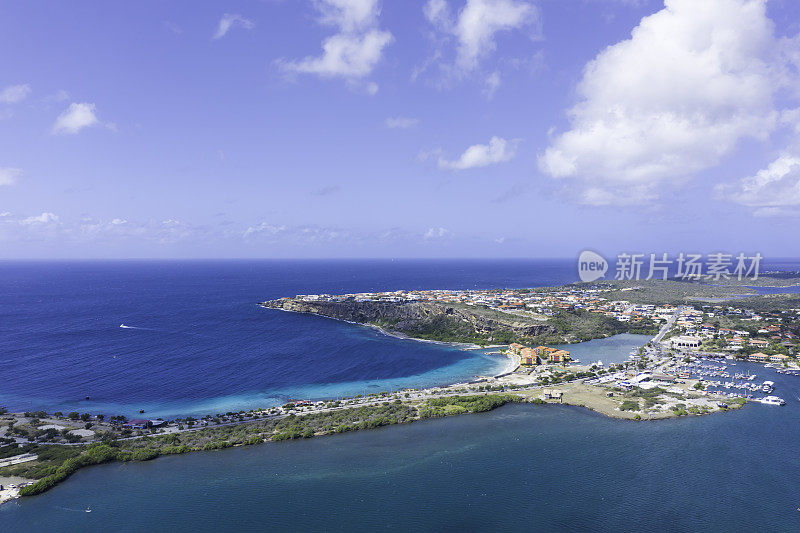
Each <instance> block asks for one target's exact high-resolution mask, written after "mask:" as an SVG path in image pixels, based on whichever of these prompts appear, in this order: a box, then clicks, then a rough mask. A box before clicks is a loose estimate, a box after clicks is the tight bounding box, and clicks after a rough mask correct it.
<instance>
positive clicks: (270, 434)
mask: <svg viewBox="0 0 800 533" xmlns="http://www.w3.org/2000/svg"><path fill="white" fill-rule="evenodd" d="M494 381H495V382H496V383H498V384H499V385H498V386H497V387H494V386H491V385H489V386H486V385H478V384H477V383H473V384H459V385H450V386H447V387H435V388H431V389H422V390H419V391H413V390H412V391H408V392H402V393H401V392H399V391H398V392H395V393H391V394H390V393H383V394H379V395H372V396H371V397H368V398H352V399H343V400H342V401H339V400H336V401H328V402H319V403H318V404H316V405H311V406H309V407H308V408H306V407H304V406H295V405H293V404H287V405H285V406H284V407H283V411H281V412H280V414H277V415H271V414H267V413H266V412H264V411H262V412H251V413H252V414H251V418H250V419H249V420H247V419H246V418H247V417H246V416H245V419H241V418H240V419H239V421H238V422H231V423H225V424H218V425H217V426H207V427H198V428H192V427H191V425H190V427H189V429H185V428H183V426H180V427H179V428H175V430H174V431H168V432H165V433H159V434H152V435H147V434H140V435H137V436H131V437H127V438H121V439H119V438H118V439H116V440H112V441H110V444H109V441H95V442H90V443H85V444H81V445H78V447H76V448H73V449H74V450H76V453H78V456H72V457H73V458H71V459H68V460H66V461H65V462H64V463H63V464H61V465H60V466H58V465H54V466H53V467H52V468H51V469H48V471H52V472H54V473H52V474H49V475H48V476H45V477H43V478H40V479H38V480H36V481H34V482H33V484H32V485H29V486H27V487H24V488H22V489H21V490H20V489H16V490H9V491H8V492H6V493H5V494H4V496H5V501H9V500H11V499H14V498H18V497H25V496H32V495H35V494H39V493H42V492H46V491H47V490H49V489H50V488H52V487H53V486H55V485H57V484H59V483H60V482H62V481H64V480H66V479H68V478H69V477H70V475H71V474H72V473H74V472H75V471H77V470H79V469H81V468H83V467H85V466H91V465H95V464H101V463H107V462H114V461H123V462H124V461H147V460H151V459H155V458H156V457H159V456H162V455H172V454H183V453H189V452H194V451H211V450H216V449H223V448H229V447H234V446H247V445H252V444H262V443H267V442H275V441H280V440H292V439H300V438H312V437H317V436H323V435H332V434H336V433H342V432H347V431H356V430H362V429H376V428H379V427H382V426H386V425H395V424H407V423H412V422H414V421H417V420H422V419H427V418H442V417H447V416H454V415H460V414H467V413H480V412H486V411H491V410H493V409H496V408H498V407H501V406H503V405H505V404H507V403H528V404H540V405H542V404H562V405H571V406H575V407H583V408H585V409H587V410H589V411H594V412H596V413H598V414H601V415H604V416H606V417H609V418H616V419H622V420H628V421H646V420H664V419H669V418H678V417H682V416H703V415H706V414H712V413H719V412H726V411H729V410H736V409H738V408H740V407H741V406H742V404H739V405H733V406H732V407H731V408H727V407H726V408H724V409H723V408H714V407H709V406H713V405H714V402H716V400H717V398H716V396H714V395H708V396H707V397H702V398H700V397H699V396H698V397H695V399H692V398H691V397H689V398H688V399H683V401H687V402H692V401H698V402H702V403H704V404H705V406H706V407H701V409H700V410H694V411H691V410H690V411H689V412H688V413H687V412H686V411H685V410H676V409H673V410H669V409H665V410H662V411H660V412H657V413H652V412H648V413H646V414H647V416H646V417H642V416H641V415H640V414H639V413H636V412H632V411H630V410H623V408H621V407H620V403H618V402H619V400H620V399H621V396H616V397H613V398H612V397H610V396H609V395H607V394H606V389H605V388H602V387H598V386H594V385H588V384H585V383H582V382H581V381H580V380H576V381H573V382H566V383H562V384H559V385H557V387H558V389H559V390H558V396H557V397H553V396H552V395H551V393H552V392H553V391H552V389H549V387H546V386H543V385H535V386H531V385H528V386H522V387H520V386H519V385H514V384H513V383H512V382H511V381H510V380H508V379H503V378H500V379H496V380H494ZM497 390H499V391H501V392H500V393H494V392H489V391H497ZM687 390H688V389H687ZM340 403H344V405H343V406H339V404H340ZM696 405H699V404H696ZM271 412H272V410H270V413H271ZM398 413H399V414H398ZM328 420H331V421H334V422H333V424H331V423H330V422H328ZM335 421H346V422H345V423H344V424H343V425H342V424H341V423H340V422H335ZM304 428H305V429H304ZM56 446H59V445H58V444H56ZM60 446H64V448H65V449H69V446H68V445H60ZM6 468H11V467H6ZM6 473H8V471H7V470H6ZM18 479H20V480H21V481H29V480H23V479H22V478H18Z"/></svg>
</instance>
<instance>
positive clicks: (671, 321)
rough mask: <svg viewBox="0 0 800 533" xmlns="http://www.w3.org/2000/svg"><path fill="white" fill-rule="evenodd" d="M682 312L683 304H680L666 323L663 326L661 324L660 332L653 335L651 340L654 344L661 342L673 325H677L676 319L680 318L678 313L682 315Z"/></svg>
mask: <svg viewBox="0 0 800 533" xmlns="http://www.w3.org/2000/svg"><path fill="white" fill-rule="evenodd" d="M681 312H683V306H682V305H681V306H678V308H677V309H676V310H675V313H673V315H672V316H671V317H669V318H668V319H667V321H666V323H665V324H664V325H663V326H661V329H660V330H658V333H657V334H656V336H655V337H653V340H652V341H651V342H653V343H654V344H658V343H659V342H661V339H663V338H664V335H666V334H667V332H668V331H669V330H671V329H672V326H674V325H675V321H676V320H677V319H678V315H680V314H681Z"/></svg>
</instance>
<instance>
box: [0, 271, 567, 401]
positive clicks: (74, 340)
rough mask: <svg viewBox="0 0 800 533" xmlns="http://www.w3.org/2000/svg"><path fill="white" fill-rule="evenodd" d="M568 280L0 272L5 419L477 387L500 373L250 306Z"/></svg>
mask: <svg viewBox="0 0 800 533" xmlns="http://www.w3.org/2000/svg"><path fill="white" fill-rule="evenodd" d="M574 278H575V274H574V265H573V264H572V262H570V261H503V262H496V261H408V260H406V261H180V262H177V261H176V262H153V261H115V262H63V263H61V262H32V263H20V262H0V354H2V357H0V376H2V384H1V385H0V405H5V406H6V407H8V408H9V409H10V410H33V409H37V410H38V409H45V410H48V411H56V410H61V411H65V412H66V411H68V410H69V411H72V410H78V411H81V412H91V413H98V412H102V413H106V414H125V415H131V414H136V413H138V411H139V410H140V409H144V410H145V411H146V413H147V414H148V415H149V416H152V417H157V416H162V417H170V416H176V415H188V414H208V413H217V412H226V411H228V410H240V409H250V408H253V407H263V406H271V405H276V404H280V403H284V402H285V400H287V399H289V398H297V397H300V398H325V397H341V396H344V395H354V394H359V393H364V392H378V391H382V390H390V389H395V390H396V389H399V388H402V387H407V386H412V387H417V386H430V385H441V384H446V383H453V382H457V381H462V380H465V379H472V378H473V377H474V376H475V375H478V374H487V373H491V372H493V371H496V370H498V369H500V368H502V366H503V365H504V364H505V362H506V361H505V359H504V358H503V357H498V356H492V355H486V354H483V353H480V352H468V351H464V350H460V349H456V348H452V347H447V346H440V345H435V344H432V343H423V342H419V341H410V340H400V339H395V338H392V337H388V336H386V335H384V334H381V333H380V332H377V331H375V330H373V329H370V328H366V327H358V326H353V325H351V324H345V323H341V322H337V321H333V320H329V319H325V318H320V317H313V316H304V315H298V314H293V313H285V312H282V311H277V310H271V309H263V308H261V307H259V306H258V305H257V302H259V301H263V300H266V299H271V298H279V297H282V296H294V295H296V294H307V293H343V292H355V291H376V290H396V289H432V288H451V289H462V288H493V287H527V286H541V285H555V284H561V283H566V282H571V281H573V280H574ZM121 324H125V325H126V326H128V328H121V327H120V325H121ZM87 396H88V397H89V400H86V399H85V398H86V397H87Z"/></svg>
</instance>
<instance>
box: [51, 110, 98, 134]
mask: <svg viewBox="0 0 800 533" xmlns="http://www.w3.org/2000/svg"><path fill="white" fill-rule="evenodd" d="M98 123H99V121H98V120H97V115H96V114H95V105H94V104H88V103H80V104H78V103H74V102H73V103H72V104H70V105H69V107H68V108H67V109H66V111H64V112H63V113H61V115H59V116H58V119H56V123H55V124H54V125H53V133H73V134H74V133H78V132H79V131H80V130H82V129H83V128H88V127H90V126H94V125H96V124H98Z"/></svg>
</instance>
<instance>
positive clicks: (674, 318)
mask: <svg viewBox="0 0 800 533" xmlns="http://www.w3.org/2000/svg"><path fill="white" fill-rule="evenodd" d="M780 282H781V283H782V285H781V286H792V287H793V286H797V285H798V284H800V280H795V279H792V280H789V281H787V280H785V279H782V280H780ZM795 282H797V283H795ZM762 283H766V284H769V283H775V281H770V280H767V281H765V282H762ZM654 301H655V303H653V302H654ZM261 305H262V306H263V307H265V308H270V309H277V310H283V311H292V312H301V313H310V314H315V315H319V316H324V317H328V318H333V319H338V320H346V321H349V322H356V323H359V324H364V325H369V326H376V327H380V328H382V329H385V330H386V331H388V332H389V333H391V334H400V335H403V336H408V337H413V338H418V339H425V340H436V341H445V342H466V343H471V344H480V345H484V346H485V345H489V344H491V345H493V346H495V347H496V348H497V349H498V351H499V352H500V353H502V354H504V355H505V356H507V357H508V359H509V366H508V368H507V370H506V371H505V372H503V373H502V374H500V375H497V376H493V377H490V376H483V377H476V379H474V380H472V381H470V382H468V383H457V384H452V385H449V386H443V387H433V388H429V389H403V390H399V391H386V392H381V393H377V394H370V395H366V396H362V395H357V396H354V397H347V398H335V399H332V398H329V399H310V398H309V399H294V400H289V401H287V403H285V404H284V405H282V406H272V407H265V408H263V409H256V410H250V411H240V412H228V413H217V414H208V415H206V416H203V417H201V418H193V417H186V418H178V419H175V420H162V419H155V420H147V419H130V418H128V417H126V416H124V415H113V416H112V415H110V414H106V413H99V414H90V413H78V412H72V413H67V414H64V413H60V412H56V413H46V412H43V411H39V412H25V413H9V412H6V411H5V410H4V409H3V410H2V411H1V412H0V484H1V485H3V487H2V488H0V499H2V500H6V499H9V498H14V497H18V496H31V495H34V494H38V493H41V492H44V491H46V490H48V489H49V488H51V487H53V486H55V485H56V484H58V483H60V482H61V481H63V480H65V479H67V478H68V477H69V476H70V475H71V474H72V473H73V472H75V471H77V470H78V469H80V468H82V467H85V466H89V465H93V464H99V463H104V462H109V461H146V460H150V459H154V458H156V457H159V456H161V455H168V454H182V453H188V452H192V451H200V450H216V449H222V448H228V447H231V446H242V445H249V444H259V443H264V442H269V441H280V440H287V439H298V438H311V437H315V436H320V435H328V434H334V433H342V432H347V431H353V430H359V429H371V428H378V427H381V426H386V425H392V424H401V423H409V422H414V421H417V420H421V419H427V418H436V417H443V416H450V415H457V414H462V413H475V412H482V411H488V410H491V409H494V408H496V407H499V406H502V405H504V404H506V403H509V402H525V403H533V404H552V403H557V404H565V405H573V406H581V407H586V408H589V409H591V410H594V411H596V412H599V413H602V414H604V415H606V416H611V417H615V418H621V419H629V420H640V421H644V420H657V419H664V418H673V417H682V416H699V415H705V414H709V413H715V412H724V411H729V410H732V409H739V408H741V407H742V406H743V405H744V404H745V403H746V402H748V401H754V402H760V403H765V404H767V405H781V403H780V402H782V400H781V399H780V398H779V397H776V396H764V394H770V393H771V392H772V390H771V386H770V385H769V383H771V382H770V381H765V382H764V383H763V384H759V383H757V382H756V381H755V373H752V372H742V371H740V372H733V370H732V369H729V368H728V365H733V364H735V362H736V361H748V362H752V363H760V364H765V365H766V366H769V367H771V370H772V371H774V372H780V373H795V374H797V375H800V366H798V363H797V354H798V344H797V338H798V334H800V302H798V295H797V294H779V295H775V294H772V295H763V296H762V295H758V294H753V290H752V289H749V288H747V287H744V286H741V285H735V284H733V285H729V286H723V285H719V284H716V285H713V286H711V285H705V284H695V283H680V282H663V283H655V282H647V283H642V282H637V284H631V283H625V282H603V283H597V284H593V285H585V284H584V285H570V286H564V287H554V288H537V289H509V290H502V291H445V290H441V291H402V290H401V291H394V292H379V293H361V294H348V295H299V296H295V297H291V298H281V299H278V300H271V301H266V302H262V303H261ZM622 332H641V333H648V334H652V335H653V337H652V340H651V341H650V342H648V343H647V344H646V345H644V346H642V347H641V348H640V349H639V350H638V351H636V352H635V353H632V354H631V355H630V357H629V358H628V359H627V360H625V361H624V362H620V363H615V364H611V365H604V364H602V363H601V362H599V361H598V362H594V361H585V362H581V361H576V360H573V358H572V357H571V356H570V353H569V352H568V351H567V350H563V349H555V348H552V347H549V346H546V344H551V343H570V342H580V341H583V340H588V339H593V338H600V337H607V336H610V335H614V334H617V333H622Z"/></svg>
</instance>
